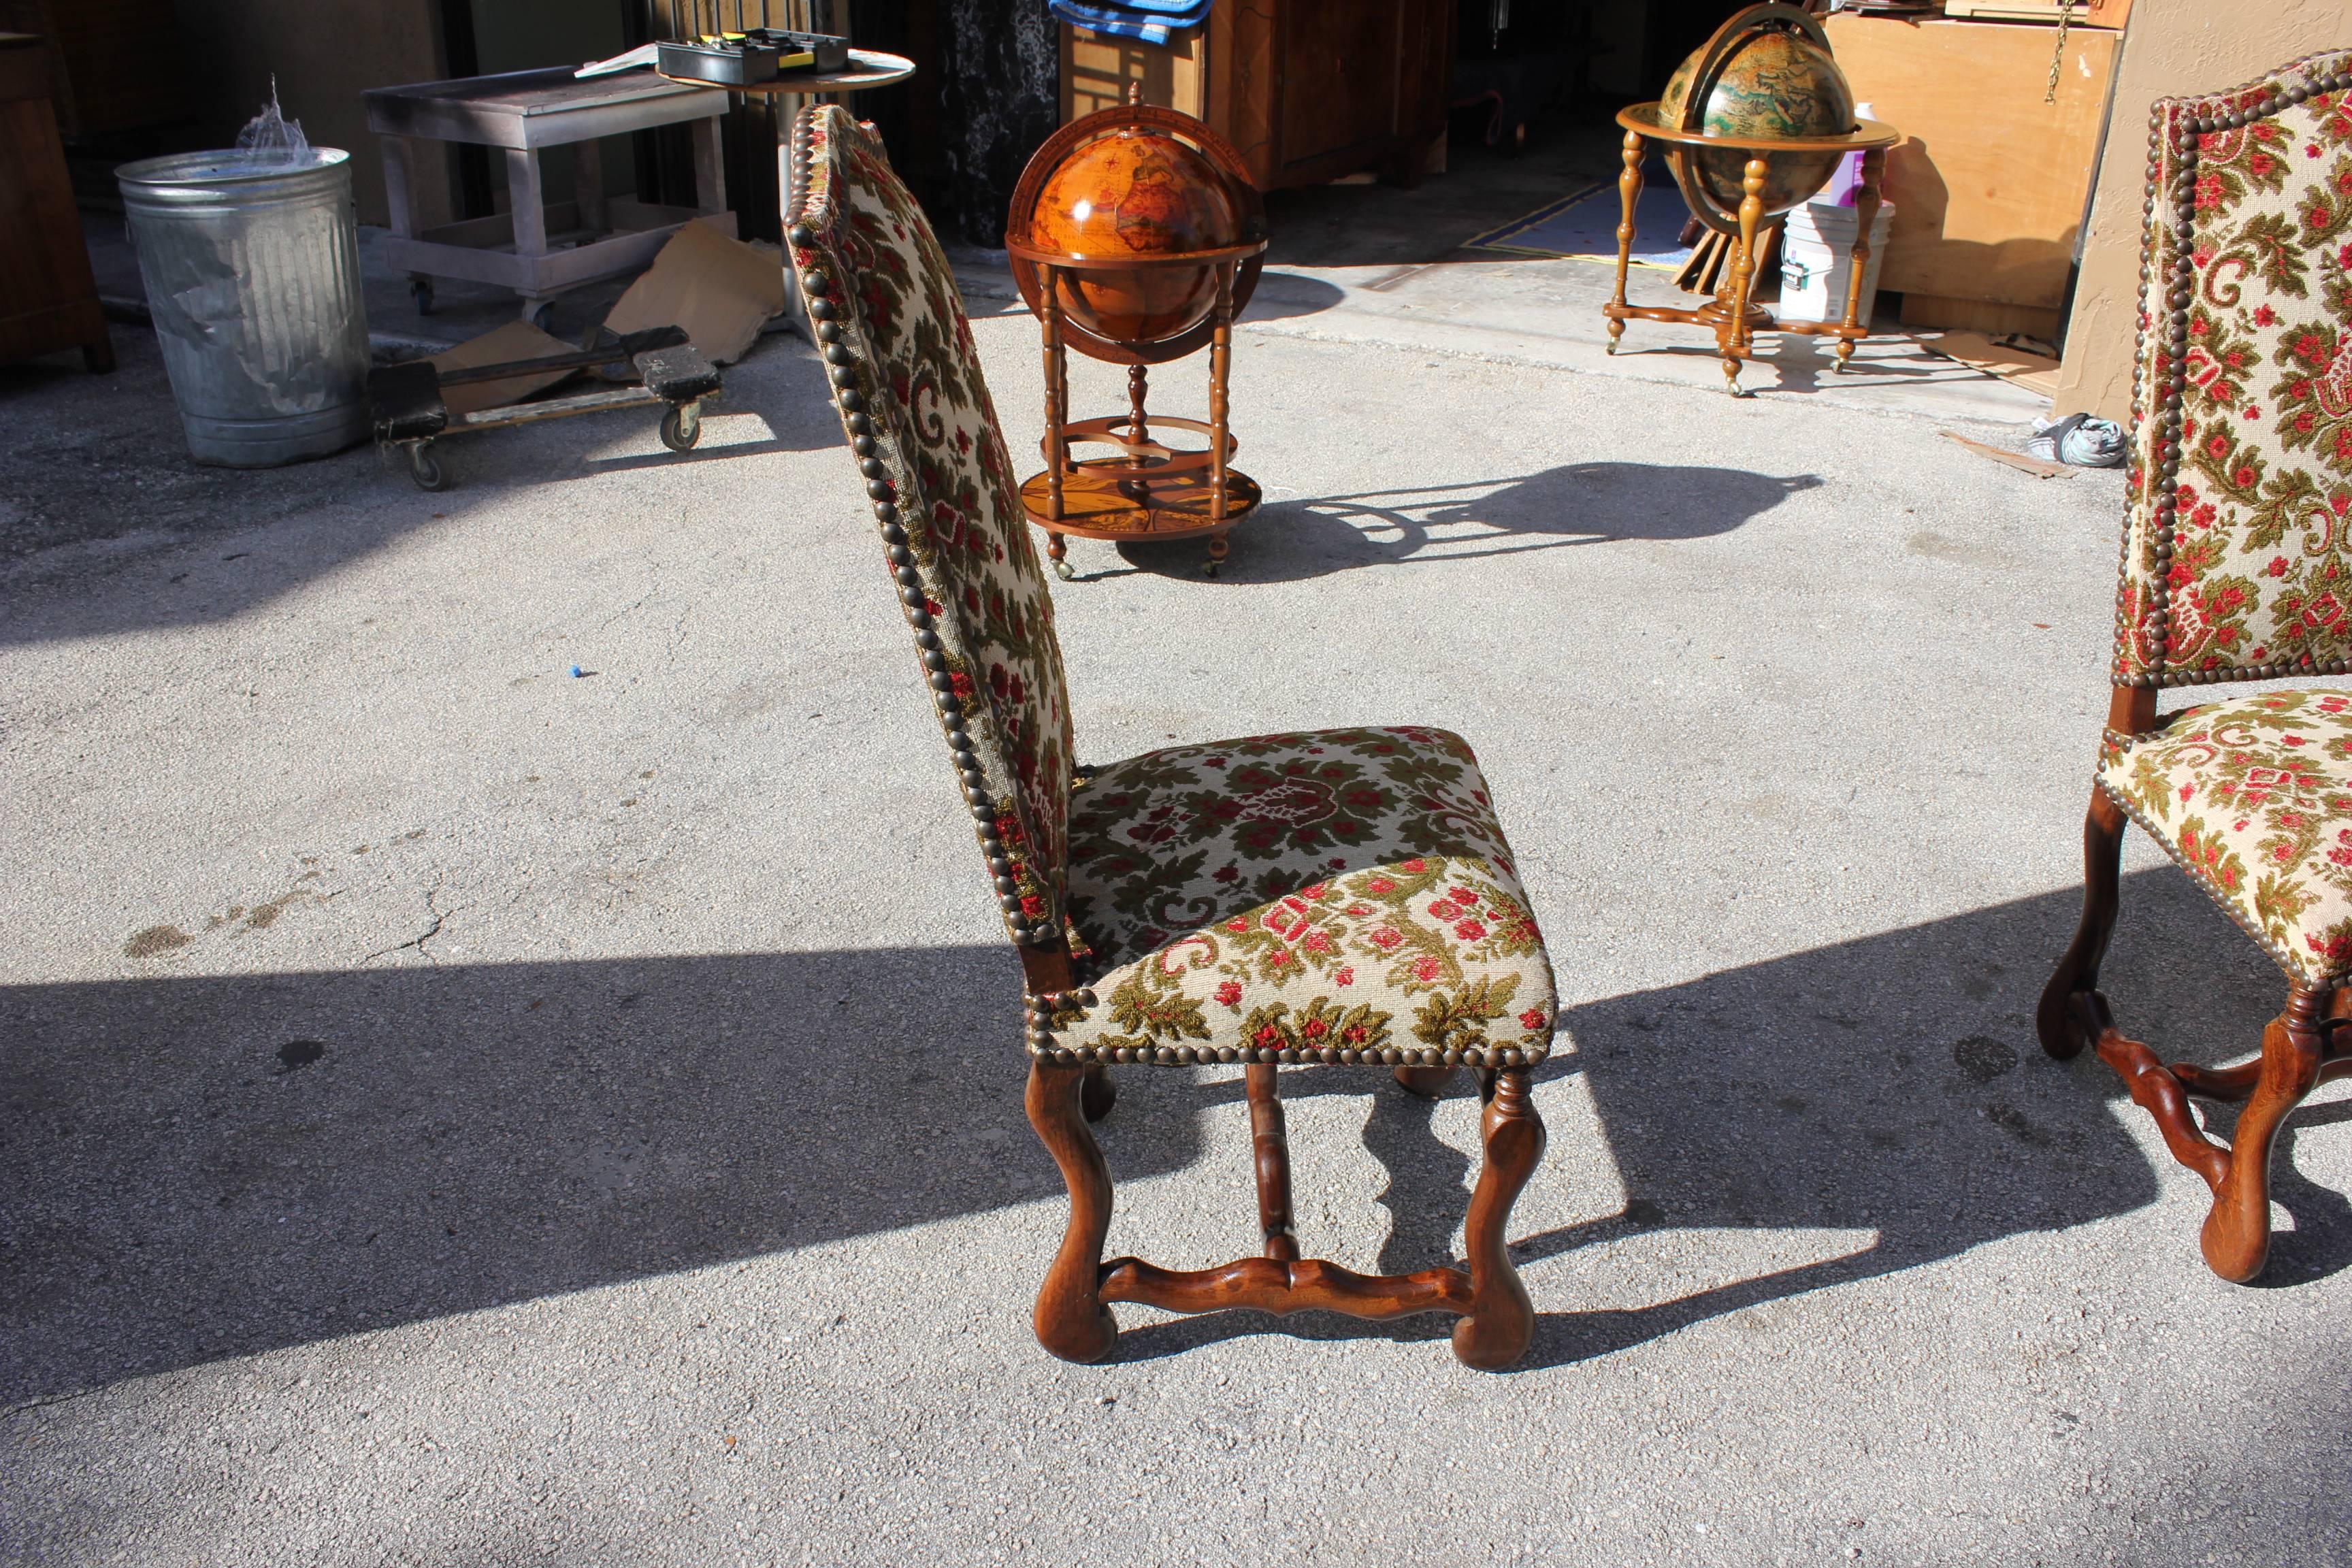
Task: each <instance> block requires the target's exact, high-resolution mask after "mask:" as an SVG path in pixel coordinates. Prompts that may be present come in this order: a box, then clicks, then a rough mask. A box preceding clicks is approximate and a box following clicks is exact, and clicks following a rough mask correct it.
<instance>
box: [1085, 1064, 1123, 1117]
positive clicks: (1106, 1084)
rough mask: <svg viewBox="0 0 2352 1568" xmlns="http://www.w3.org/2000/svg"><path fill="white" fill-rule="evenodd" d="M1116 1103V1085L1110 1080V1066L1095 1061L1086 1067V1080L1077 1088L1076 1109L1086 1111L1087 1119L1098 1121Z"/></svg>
mask: <svg viewBox="0 0 2352 1568" xmlns="http://www.w3.org/2000/svg"><path fill="white" fill-rule="evenodd" d="M1117 1104H1118V1085H1117V1084H1115V1083H1113V1082H1111V1080H1110V1068H1107V1067H1105V1066H1103V1065H1102V1064H1101V1063H1100V1062H1097V1063H1096V1064H1095V1065H1094V1066H1092V1067H1090V1068H1087V1081H1086V1083H1085V1085H1084V1086H1083V1087H1082V1088H1080V1089H1079V1090H1078V1109H1079V1110H1083V1111H1085V1112H1086V1113H1087V1121H1101V1120H1102V1119H1103V1118H1104V1117H1106V1116H1108V1115H1109V1114H1110V1110H1111V1107H1112V1106H1114V1105H1117Z"/></svg>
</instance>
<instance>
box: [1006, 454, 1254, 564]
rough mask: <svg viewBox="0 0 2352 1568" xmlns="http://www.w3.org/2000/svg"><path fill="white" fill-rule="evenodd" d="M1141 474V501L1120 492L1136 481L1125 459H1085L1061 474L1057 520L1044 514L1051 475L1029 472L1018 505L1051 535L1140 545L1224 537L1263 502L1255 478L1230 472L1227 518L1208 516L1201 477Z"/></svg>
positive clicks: (1207, 496)
mask: <svg viewBox="0 0 2352 1568" xmlns="http://www.w3.org/2000/svg"><path fill="white" fill-rule="evenodd" d="M1145 472H1146V475H1147V477H1146V479H1144V480H1143V483H1142V488H1143V490H1144V497H1143V499H1140V500H1139V499H1137V498H1136V497H1134V496H1131V495H1129V493H1128V492H1127V489H1125V488H1123V487H1126V486H1129V484H1130V483H1131V482H1132V481H1133V480H1134V479H1135V470H1134V469H1133V468H1130V467H1129V466H1128V462H1127V459H1126V458H1089V459H1088V460H1087V461H1085V462H1082V463H1080V464H1078V465H1077V467H1076V468H1074V469H1071V470H1070V471H1068V472H1066V473H1065V474H1064V475H1063V476H1062V515H1061V516H1060V517H1059V518H1050V517H1048V516H1047V515H1046V489H1047V487H1048V485H1049V484H1050V482H1051V479H1052V476H1051V475H1049V474H1043V473H1040V474H1033V475H1031V476H1030V477H1029V479H1027V480H1026V481H1025V482H1024V483H1023V485H1022V487H1021V505H1022V507H1023V508H1024V510H1026V511H1027V512H1028V513H1029V521H1031V522H1034V523H1035V524H1036V525H1037V526H1038V527H1040V528H1042V529H1045V531H1048V532H1049V533H1068V534H1075V535H1076V537H1078V538H1080V539H1108V540H1113V541H1118V542H1129V543H1138V544H1140V543H1150V542H1170V541H1174V540H1179V539H1196V538H1198V537H1200V536H1201V535H1202V534H1204V533H1223V532H1224V531H1225V530H1227V529H1229V528H1232V527H1234V526H1235V525H1237V524H1239V523H1240V522H1242V521H1244V520H1245V519H1246V518H1248V517H1249V516H1250V514H1251V513H1252V512H1254V511H1255V510H1257V503H1258V501H1259V500H1261V499H1263V498H1262V497H1261V496H1260V494H1259V492H1258V488H1257V481H1256V480H1255V479H1251V478H1250V477H1249V476H1248V475H1247V474H1244V473H1241V472H1239V471H1238V470H1235V469H1231V468H1228V469H1227V470H1226V471H1225V515H1224V516H1223V517H1222V518H1216V517H1212V516H1211V515H1210V510H1211V508H1210V502H1211V500H1213V496H1212V495H1211V493H1210V489H1209V479H1208V477H1207V475H1206V474H1205V473H1177V474H1174V475H1172V476H1171V475H1160V476H1158V477H1151V476H1152V475H1153V470H1150V469H1147V470H1145Z"/></svg>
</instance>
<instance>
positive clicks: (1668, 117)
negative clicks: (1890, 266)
mask: <svg viewBox="0 0 2352 1568" xmlns="http://www.w3.org/2000/svg"><path fill="white" fill-rule="evenodd" d="M1617 123H1618V124H1620V125H1622V126H1623V127H1624V128H1625V147H1624V154H1623V156H1624V161H1625V170H1624V173H1623V174H1620V175H1619V176H1618V177H1617V192H1618V195H1619V198H1620V200H1621V202H1622V216H1621V217H1620V220H1619V222H1618V225H1617V291H1616V294H1615V296H1614V297H1613V298H1612V299H1611V300H1610V301H1609V303H1608V304H1606V305H1603V306H1602V307H1601V314H1603V315H1604V316H1606V317H1607V318H1608V319H1609V352H1610V353H1612V354H1613V353H1616V352H1617V342H1618V340H1619V339H1620V338H1622V337H1623V336H1624V335H1625V323H1626V321H1629V320H1638V321H1679V322H1684V323H1687V324H1689V325H1693V326H1701V327H1710V328H1712V329H1714V331H1715V342H1716V347H1717V351H1718V352H1719V353H1721V354H1722V356H1723V379H1724V381H1725V383H1726V388H1727V390H1728V391H1729V392H1730V394H1731V395H1733V396H1734V397H1744V396H1746V395H1747V393H1746V392H1745V390H1744V389H1742V388H1741V386H1740V384H1739V367H1740V363H1741V362H1742V361H1743V360H1745V359H1747V358H1748V357H1749V355H1750V351H1751V349H1752V346H1753V344H1754V342H1755V339H1756V334H1757V333H1758V332H1759V331H1778V332H1800V333H1804V334H1808V335H1811V336H1815V337H1833V338H1835V339H1836V340H1837V368H1838V369H1840V370H1843V369H1844V368H1845V367H1846V363H1847V362H1848V361H1850V360H1851V359H1853V345H1854V340H1856V339H1857V338H1864V337H1867V336H1869V335H1870V327H1869V323H1868V321H1867V319H1866V318H1867V315H1868V310H1869V302H1868V301H1867V300H1864V299H1863V298H1862V280H1863V277H1864V274H1865V273H1866V272H1867V270H1868V262H1869V259H1870V226H1871V224H1872V222H1873V220H1874V219H1875V218H1876V217H1877V216H1878V205H1879V200H1880V195H1879V181H1880V178H1881V176H1882V175H1883V174H1885V166H1886V149H1887V148H1889V147H1891V146H1893V145H1894V144H1895V142H1896V141H1898V140H1900V138H1901V134H1902V133H1901V132H1897V131H1896V130H1895V129H1894V128H1893V127H1892V126H1888V125H1882V124H1880V123H1879V122H1878V121H1874V120H1856V119H1855V118H1854V116H1853V93H1852V91H1851V89H1848V88H1847V86H1846V84H1845V79H1844V76H1843V73H1841V72H1840V71H1839V70H1838V68H1837V65H1836V62H1835V61H1834V60H1832V58H1831V57H1830V52H1829V37H1828V35H1827V34H1825V33H1824V32H1822V25H1821V24H1820V23H1819V22H1817V21H1815V20H1814V19H1813V18H1812V16H1810V15H1808V14H1807V13H1805V12H1803V11H1801V10H1799V9H1798V8H1797V7H1795V6H1793V5H1750V6H1748V7H1747V8H1746V9H1745V10H1742V11H1740V12H1738V13H1737V14H1735V15H1734V16H1731V18H1730V19H1729V20H1727V21H1726V22H1725V23H1724V24H1723V26H1720V27H1718V28H1717V29H1716V31H1715V35H1714V37H1710V38H1709V39H1708V40H1707V41H1706V43H1705V44H1704V45H1702V46H1701V47H1699V48H1698V49H1697V50H1696V52H1694V53H1693V54H1692V55H1691V57H1690V58H1688V59H1686V60H1685V61H1684V62H1683V64H1682V66H1681V67H1680V68H1678V69H1677V70H1676V71H1675V74H1674V77H1673V79H1671V80H1669V81H1668V82H1667V83H1666V90H1665V95H1664V97H1663V98H1662V99H1660V100H1657V101H1655V102H1653V103H1636V104H1633V105H1632V106H1630V107H1628V108H1626V109H1623V110H1620V111H1619V112H1618V115H1617ZM1649 142H1663V143H1664V144H1665V147H1666V163H1667V166H1668V167H1669V168H1671V169H1672V170H1673V171H1674V175H1675V184H1676V185H1678V186H1679V187H1681V190H1682V193H1683V200H1684V201H1685V203H1686V204H1687V205H1689V207H1690V210H1691V212H1692V214H1693V215H1694V216H1696V217H1697V218H1698V220H1699V221H1700V222H1701V223H1704V224H1705V225H1706V226H1707V227H1709V228H1710V229H1713V230H1714V231H1715V232H1716V233H1717V234H1720V235H1722V236H1724V237H1726V239H1727V241H1728V243H1729V247H1730V255H1729V257H1728V258H1727V263H1726V265H1725V267H1724V268H1723V272H1722V281H1721V282H1720V283H1719V284H1718V285H1717V289H1716V294H1715V298H1714V299H1712V300H1708V301H1707V302H1706V304H1704V305H1701V306H1700V307H1698V308H1697V309H1696V310H1681V309H1676V308H1675V307H1671V306H1664V305H1629V304H1627V303H1626V302H1625V278H1626V272H1627V269H1628V266H1629V264H1630V263H1631V262H1632V260H1633V212H1634V206H1635V204H1636V203H1638V202H1639V201H1640V200H1641V196H1642V160H1643V155H1644V154H1645V153H1646V152H1647V144H1648V143H1649ZM1856 152H1858V153H1862V154H1863V159H1862V183H1861V186H1860V189H1859V190H1858V191H1857V192H1856V193H1855V197H1854V216H1855V219H1856V223H1857V228H1856V232H1855V236H1854V242H1853V277H1852V278H1851V279H1849V280H1848V281H1847V284H1846V297H1845V313H1844V317H1843V320H1841V321H1778V320H1776V319H1775V318H1774V317H1773V315H1772V313H1771V312H1770V311H1769V310H1766V309H1764V307H1763V306H1761V305H1759V304H1757V303H1756V301H1755V298H1754V295H1755V291H1756V273H1757V270H1758V265H1759V260H1760V259H1761V258H1762V256H1763V253H1764V249H1765V246H1766V244H1767V242H1768V241H1769V239H1770V238H1771V235H1772V231H1773V230H1774V229H1775V228H1777V227H1779V226H1780V224H1781V223H1782V222H1784V221H1785V220H1786V219H1787V217H1788V215H1789V213H1790V210H1791V209H1792V208H1794V207H1796V206H1798V205H1800V204H1801V203H1802V202H1804V201H1805V200H1806V199H1807V198H1808V197H1810V196H1811V195H1812V194H1813V193H1814V192H1816V191H1818V190H1820V189H1821V188H1822V185H1824V184H1827V183H1828V181H1829V177H1830V176H1831V175H1832V174H1834V173H1835V172H1836V170H1837V164H1838V161H1839V160H1840V159H1841V158H1843V157H1844V156H1845V155H1846V154H1847V153H1856Z"/></svg>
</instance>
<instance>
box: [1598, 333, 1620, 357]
mask: <svg viewBox="0 0 2352 1568" xmlns="http://www.w3.org/2000/svg"><path fill="white" fill-rule="evenodd" d="M1601 353H1605V354H1607V355H1608V356H1609V357H1610V358H1612V359H1614V358H1616V357H1617V340H1616V339H1615V338H1612V339H1610V340H1609V342H1608V345H1607V346H1606V347H1604V348H1603V349H1601Z"/></svg>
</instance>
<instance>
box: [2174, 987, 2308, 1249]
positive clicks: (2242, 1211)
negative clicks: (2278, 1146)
mask: <svg viewBox="0 0 2352 1568" xmlns="http://www.w3.org/2000/svg"><path fill="white" fill-rule="evenodd" d="M2326 1002H2327V994H2326V992H2324V991H2323V992H2313V991H2306V990H2305V989H2304V988H2303V987H2302V986H2300V985H2298V986H2296V987H2295V988H2294V990H2293V991H2291V992H2289V993H2288V994H2287V999H2286V1011H2284V1013H2281V1014H2280V1015H2279V1016H2277V1017H2276V1018H2273V1019H2272V1020H2271V1025H2270V1027H2268V1028H2266V1029H2264V1030H2263V1062H2262V1080H2261V1081H2260V1082H2259V1083H2257V1084H2256V1085H2255V1086H2254V1093H2253V1098H2252V1100H2248V1101H2247V1102H2246V1109H2245V1110H2242V1111H2240V1112H2239V1113H2238V1127H2237V1131H2235V1132H2233V1133H2231V1137H2230V1167H2229V1173H2228V1174H2226V1175H2224V1176H2223V1177H2222V1178H2221V1184H2220V1186H2218V1187H2217V1188H2215V1189H2214V1193H2213V1210H2212V1212H2211V1213H2210V1214H2209V1215H2206V1216H2205V1228H2204V1231H2203V1233H2202V1234H2201V1235H2200V1237H2199V1238H2198V1239H2199V1242H2200V1245H2201V1246H2202V1247H2203V1250H2204V1253H2205V1261H2206V1262H2207V1263H2208V1264H2210V1266H2211V1267H2212V1269H2213V1272H2214V1273H2216V1274H2219V1275H2220V1276H2221V1278H2222V1279H2228V1280H2231V1281H2232V1282H2234V1283H2237V1284H2240V1285H2242V1284H2244V1283H2245V1282H2246V1281H2247V1280H2249V1279H2252V1278H2253V1277H2254V1276H2255V1275H2257V1274H2260V1273H2261V1272H2262V1271H2263V1264H2264V1263H2265V1262H2267V1261H2268V1260H2269V1258H2270V1251H2271V1145H2272V1144H2273V1142H2275V1141H2276V1139H2277V1137H2278V1130H2279V1128H2280V1126H2281V1125H2282V1124H2283V1123H2284V1122H2285V1121H2286V1119H2287V1115H2288V1113H2289V1112H2290V1111H2292V1110H2294V1108H2295V1107H2296V1106H2298V1105H2300V1104H2302V1103H2303V1097H2304V1096H2305V1095H2306V1094H2309V1093H2310V1092H2311V1089H2312V1086H2313V1085H2314V1084H2315V1083H2317V1082H2318V1081H2319V1065H2320V1058H2321V1056H2322V1054H2323V1053H2322V1050H2321V1047H2320V1036H2319V1029H2318V1027H2317V1024H2318V1018H2319V1016H2320V1015H2321V1014H2322V1013H2324V1012H2325V1011H2326Z"/></svg>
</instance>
